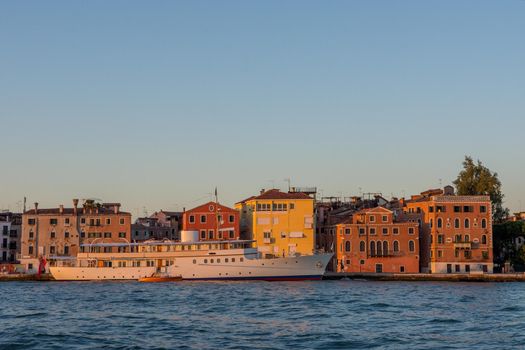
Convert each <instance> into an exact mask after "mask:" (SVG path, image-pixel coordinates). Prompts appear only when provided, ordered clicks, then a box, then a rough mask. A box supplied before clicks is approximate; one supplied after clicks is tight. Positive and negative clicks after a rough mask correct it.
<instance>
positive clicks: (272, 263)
mask: <svg viewBox="0 0 525 350" xmlns="http://www.w3.org/2000/svg"><path fill="white" fill-rule="evenodd" d="M232 257H233V256H232ZM236 257H237V260H236V262H235V263H233V262H232V259H231V257H230V258H229V259H228V255H221V256H206V257H198V258H195V257H177V258H176V259H175V260H174V264H173V265H172V266H169V268H168V270H167V272H168V275H169V276H181V277H182V279H183V280H195V281H199V280H200V281H206V280H227V281H239V280H263V281H298V280H320V279H322V277H323V275H324V272H325V269H326V265H327V264H328V262H329V261H330V258H331V257H332V254H317V255H304V256H298V257H286V258H274V259H257V258H249V257H245V258H244V259H242V261H241V259H239V256H238V255H236ZM226 261H228V263H226ZM221 262H222V263H221ZM50 272H51V274H52V275H53V277H54V278H55V279H56V280H59V281H79V280H84V281H104V280H106V281H107V280H138V279H140V278H144V277H149V276H152V275H153V274H154V273H155V272H156V268H155V267H67V266H66V267H51V268H50Z"/></svg>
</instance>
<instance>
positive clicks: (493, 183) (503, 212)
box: [454, 156, 508, 223]
mask: <svg viewBox="0 0 525 350" xmlns="http://www.w3.org/2000/svg"><path fill="white" fill-rule="evenodd" d="M454 185H455V186H456V190H457V193H458V195H467V196H468V195H471V196H472V195H486V196H490V200H491V201H492V219H493V220H494V222H496V223H498V222H503V221H504V219H505V218H506V217H507V216H508V209H505V208H503V197H504V196H503V193H502V192H501V182H500V181H499V179H498V173H496V172H494V173H493V172H491V171H490V169H489V168H487V167H485V166H484V165H483V163H481V161H480V160H478V161H477V163H475V162H474V160H473V159H472V157H470V156H465V160H464V161H463V170H461V172H460V173H459V175H458V177H457V179H456V180H455V181H454Z"/></svg>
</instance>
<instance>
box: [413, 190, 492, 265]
mask: <svg viewBox="0 0 525 350" xmlns="http://www.w3.org/2000/svg"><path fill="white" fill-rule="evenodd" d="M405 205H406V207H405V211H407V212H409V213H420V214H421V215H422V222H421V231H422V240H421V259H422V262H423V264H422V265H423V269H422V272H429V273H492V272H493V268H494V264H493V249H492V206H491V201H490V197H489V196H458V195H455V194H454V189H453V188H452V187H451V186H446V187H445V189H444V190H441V189H437V190H429V191H426V192H422V193H421V194H420V195H416V196H412V198H411V199H410V200H408V201H406V204H405Z"/></svg>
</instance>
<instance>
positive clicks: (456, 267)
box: [454, 264, 461, 272]
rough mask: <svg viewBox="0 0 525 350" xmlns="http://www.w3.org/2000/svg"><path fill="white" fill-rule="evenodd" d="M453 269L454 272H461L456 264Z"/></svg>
mask: <svg viewBox="0 0 525 350" xmlns="http://www.w3.org/2000/svg"><path fill="white" fill-rule="evenodd" d="M454 267H455V270H456V272H460V271H461V268H460V266H459V265H458V264H456V265H455V266H454Z"/></svg>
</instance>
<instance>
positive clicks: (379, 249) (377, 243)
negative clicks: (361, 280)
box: [376, 241, 383, 256]
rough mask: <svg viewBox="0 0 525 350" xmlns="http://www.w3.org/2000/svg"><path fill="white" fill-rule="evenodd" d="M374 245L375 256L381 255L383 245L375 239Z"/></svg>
mask: <svg viewBox="0 0 525 350" xmlns="http://www.w3.org/2000/svg"><path fill="white" fill-rule="evenodd" d="M376 247H377V249H376V250H377V256H381V255H383V247H382V245H381V241H377V242H376Z"/></svg>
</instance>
